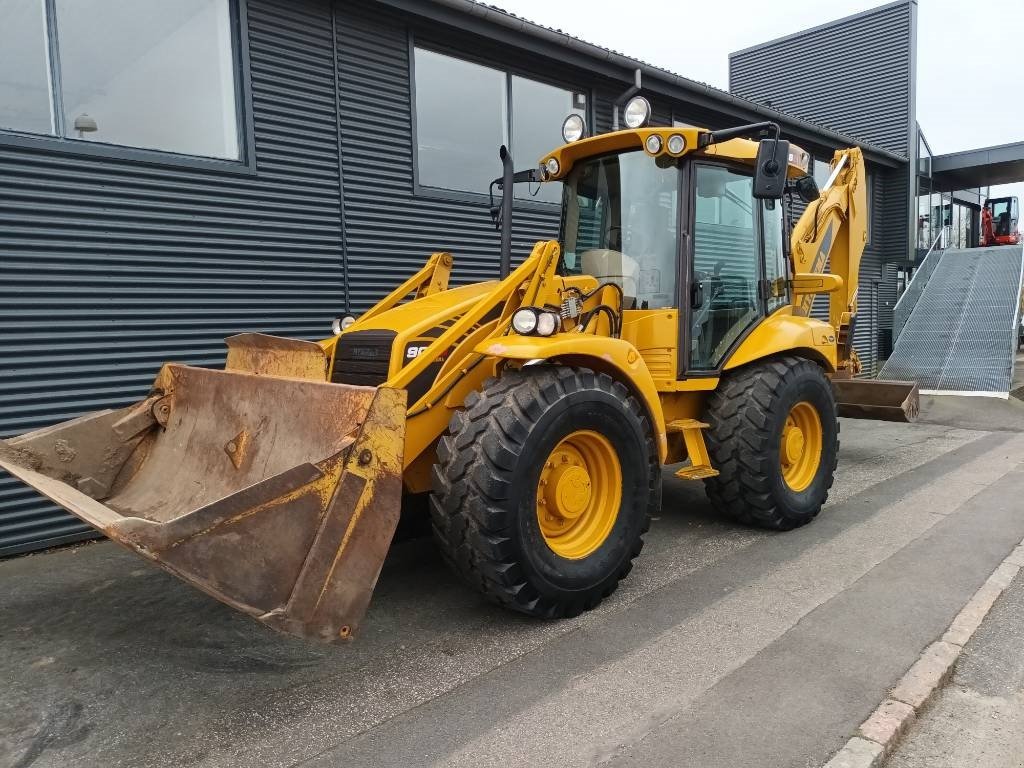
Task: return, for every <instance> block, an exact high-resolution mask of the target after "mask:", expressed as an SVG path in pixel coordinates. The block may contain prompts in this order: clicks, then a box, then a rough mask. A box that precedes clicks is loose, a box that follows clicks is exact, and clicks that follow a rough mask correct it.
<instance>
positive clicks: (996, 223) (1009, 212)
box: [981, 197, 1020, 248]
mask: <svg viewBox="0 0 1024 768" xmlns="http://www.w3.org/2000/svg"><path fill="white" fill-rule="evenodd" d="M1019 219H1020V203H1019V202H1018V201H1017V198H1016V197H996V198H991V199H989V200H986V201H985V205H984V207H983V208H982V209H981V246H982V247H983V248H984V247H985V246H989V245H1017V243H1019V242H1020V232H1018V231H1017V222H1018V221H1019Z"/></svg>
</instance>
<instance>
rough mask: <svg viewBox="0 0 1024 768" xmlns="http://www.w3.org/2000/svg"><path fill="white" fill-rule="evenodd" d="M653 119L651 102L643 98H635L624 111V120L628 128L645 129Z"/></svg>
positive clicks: (627, 104)
mask: <svg viewBox="0 0 1024 768" xmlns="http://www.w3.org/2000/svg"><path fill="white" fill-rule="evenodd" d="M650 119H651V102H649V101H648V100H647V99H645V98H644V97H643V96H634V97H633V98H632V99H630V100H629V101H628V102H627V103H626V108H625V109H623V110H622V120H623V122H625V123H626V127H627V128H643V127H644V126H645V125H647V121H648V120H650Z"/></svg>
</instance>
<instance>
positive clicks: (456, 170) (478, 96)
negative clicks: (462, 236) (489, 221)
mask: <svg viewBox="0 0 1024 768" xmlns="http://www.w3.org/2000/svg"><path fill="white" fill-rule="evenodd" d="M415 55H416V140H417V155H416V160H417V171H418V173H419V176H418V180H419V183H420V184H422V185H423V186H426V187H437V188H440V189H452V190H461V191H465V192H480V193H486V192H487V186H488V185H489V184H490V183H491V180H492V179H494V178H495V177H496V176H500V175H501V164H500V162H499V161H498V147H499V146H501V145H502V144H503V143H505V141H506V138H505V136H506V121H507V115H506V100H505V73H504V72H501V71H500V70H497V69H491V68H490V67H484V66H481V65H480V64H473V63H472V62H468V61H463V60H462V59H456V58H453V57H451V56H445V55H443V54H440V53H435V52H434V51H427V50H424V49H422V48H417V49H416V53H415ZM470 104H471V105H472V108H471V109H466V105H470Z"/></svg>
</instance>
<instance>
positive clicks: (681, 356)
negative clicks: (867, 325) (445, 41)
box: [0, 102, 917, 642]
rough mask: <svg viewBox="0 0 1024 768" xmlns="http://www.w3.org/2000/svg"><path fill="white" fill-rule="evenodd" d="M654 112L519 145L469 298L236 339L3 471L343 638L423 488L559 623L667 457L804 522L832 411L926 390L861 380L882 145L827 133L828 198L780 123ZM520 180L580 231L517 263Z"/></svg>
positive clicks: (455, 542) (445, 262)
mask: <svg viewBox="0 0 1024 768" xmlns="http://www.w3.org/2000/svg"><path fill="white" fill-rule="evenodd" d="M644 104H646V102H644V103H631V104H630V105H629V106H628V107H627V115H628V116H630V118H631V122H630V123H628V124H632V125H633V126H634V127H631V128H628V129H625V130H620V131H615V132H612V133H607V134H603V135H596V136H590V137H587V136H586V135H585V127H584V126H583V125H582V122H581V121H580V120H579V118H578V117H576V116H571V117H570V118H569V119H567V121H566V123H565V125H564V127H563V136H564V138H565V139H566V143H565V144H564V145H563V146H561V147H560V148H558V149H556V150H555V151H553V152H551V153H550V154H549V155H547V156H545V157H544V158H543V159H542V161H541V164H540V166H539V167H538V168H534V169H529V170H527V171H521V172H518V173H514V172H513V168H512V163H511V158H510V157H509V156H508V153H507V152H504V150H503V152H502V160H503V174H502V176H501V177H500V179H496V180H495V184H494V185H492V191H495V190H498V189H500V193H501V202H500V204H499V205H497V206H495V207H494V208H493V209H492V214H493V215H494V217H495V219H496V222H497V224H498V226H499V228H500V229H501V232H502V238H501V254H500V264H501V273H500V278H499V279H497V280H494V281H491V282H484V283H478V284H473V285H462V286H458V287H449V275H450V273H451V270H452V268H453V261H452V256H451V255H450V254H448V253H435V254H434V255H433V256H431V257H430V259H429V260H428V261H427V263H426V265H425V266H424V267H423V269H422V270H420V271H419V272H418V273H417V274H416V275H414V276H412V277H411V278H409V279H408V280H407V281H406V282H404V283H402V285H400V286H398V287H397V288H396V289H395V290H394V291H393V292H392V293H391V294H390V295H388V296H386V297H385V298H383V299H382V300H381V301H380V302H379V303H378V304H377V305H376V306H374V307H373V308H372V309H370V310H369V311H367V312H365V313H363V314H362V315H361V316H359V317H357V318H353V317H345V318H339V319H338V320H336V321H335V327H334V330H335V335H333V336H332V337H330V338H328V339H327V340H325V341H321V342H319V343H313V342H308V341H298V340H290V339H281V338H275V337H270V336H264V335H260V334H242V335H239V336H234V337H232V338H229V339H228V340H227V359H226V364H225V368H224V370H222V371H221V370H210V369H204V368H196V367H190V366H187V365H179V364H173V363H168V364H166V365H165V366H164V367H163V368H162V370H161V371H160V372H159V374H158V375H157V378H156V381H155V382H154V384H153V388H152V390H151V392H150V394H149V396H148V397H147V398H146V399H144V400H142V401H141V402H138V403H136V404H134V405H131V406H129V407H127V408H123V409H120V410H114V411H104V412H101V413H95V414H91V415H88V416H84V417H82V418H79V419H76V420H73V421H70V422H66V423H64V424H59V425H57V426H54V427H51V428H48V429H43V430H40V431H37V432H32V433H30V434H26V435H23V436H21V437H17V438H13V439H10V440H8V441H6V442H0V466H2V467H3V468H4V469H6V470H8V471H9V472H11V473H12V474H14V475H16V476H18V477H19V478H21V479H22V480H23V481H24V482H26V483H28V484H29V485H31V486H33V487H34V488H36V489H37V490H38V491H40V492H41V493H42V494H44V495H45V496H47V497H49V498H50V499H52V500H54V501H55V502H57V503H58V504H60V505H62V506H63V507H65V508H66V509H68V510H70V511H71V512H72V513H74V514H75V515H78V516H79V517H80V518H82V519H83V520H85V521H86V522H88V523H90V524H91V525H93V526H95V527H96V528H98V529H99V530H101V531H102V532H103V533H105V534H106V535H107V536H109V537H110V538H112V539H114V540H115V541H117V542H119V543H121V544H123V545H125V546H127V547H129V548H131V549H133V550H135V551H136V552H138V553H139V554H141V555H143V556H145V557H147V558H149V559H151V560H153V561H155V562H156V563H158V564H159V565H161V566H162V567H164V568H166V569H167V570H169V571H171V572H172V573H174V574H176V575H178V576H179V577H181V578H182V579H184V580H186V581H187V582H189V583H191V584H193V585H194V586H196V587H198V588H199V589H202V590H203V591H205V592H207V593H209V594H210V595H212V596H214V597H216V598H218V599H220V600H222V601H223V602H225V603H227V604H229V605H231V606H234V607H235V608H237V609H239V610H242V611H244V612H246V613H248V614H250V615H251V616H253V617H255V618H257V619H258V620H260V621H262V622H264V623H266V624H268V625H270V626H272V627H275V628H277V629H279V630H282V631H285V632H289V633H291V634H294V635H298V636H303V637H309V638H315V639H318V640H322V641H326V642H332V641H338V640H345V639H350V638H352V637H353V636H354V634H355V632H356V630H357V627H358V624H359V622H360V620H361V619H362V617H363V614H364V612H365V610H366V607H367V604H368V602H369V599H370V595H371V592H372V591H373V587H374V584H375V582H376V580H377V577H378V575H379V572H380V569H381V565H382V563H383V561H384V557H385V555H386V553H387V551H388V547H389V545H390V542H391V538H392V535H393V533H394V530H395V526H396V524H397V522H398V519H399V511H400V507H401V500H402V497H403V494H416V493H429V494H430V507H431V512H430V514H431V517H432V523H433V529H434V532H435V534H436V540H437V543H438V546H439V547H440V550H441V552H442V553H443V554H444V557H445V558H446V560H447V561H448V562H449V563H450V564H451V566H452V567H453V568H454V569H455V571H457V572H458V573H459V574H461V575H462V576H463V577H464V578H465V580H466V581H467V582H468V583H469V584H470V585H472V586H473V587H475V588H476V589H478V590H480V592H482V593H483V594H484V595H486V596H487V597H488V598H489V599H491V600H493V601H496V602H498V603H500V604H503V605H505V606H508V607H509V608H512V609H515V610H517V611H521V612H524V613H527V614H531V615H535V616H542V617H561V616H572V615H575V614H578V613H580V612H581V611H584V610H587V609H589V608H593V607H594V606H595V605H597V604H598V603H599V602H600V601H601V600H602V599H604V598H605V597H607V596H608V595H609V594H611V592H612V591H613V590H614V589H615V588H616V586H617V585H618V583H619V581H620V580H621V579H622V578H623V577H624V576H625V575H626V574H627V573H628V572H629V570H630V568H631V566H632V561H633V559H634V558H635V557H636V556H637V555H638V554H639V553H640V549H641V547H642V544H643V535H644V532H645V531H646V530H647V528H648V520H649V516H650V514H651V512H652V511H656V510H657V509H658V508H659V506H660V504H661V469H662V467H663V466H665V465H672V464H679V465H681V466H680V468H679V469H678V471H677V472H676V474H677V476H678V477H680V478H683V479H686V480H701V481H703V482H704V483H705V486H706V488H707V493H708V495H709V497H710V499H711V501H712V503H713V505H714V507H715V508H717V509H718V510H720V511H721V512H722V513H723V514H725V515H729V516H730V517H732V518H735V519H736V520H739V521H742V522H744V523H750V524H753V525H758V526H763V527H765V528H770V529H775V530H787V529H791V528H795V527H797V526H800V525H803V524H805V523H807V522H809V521H810V520H811V519H813V518H814V517H815V516H816V515H817V514H818V512H819V511H820V510H821V508H822V504H823V503H824V502H825V499H826V497H827V495H828V492H829V488H830V486H831V485H832V479H833V474H834V471H835V468H836V453H837V449H838V432H839V425H838V424H839V422H838V420H837V412H838V413H840V414H842V413H846V414H849V415H853V416H861V417H869V418H884V419H893V420H909V419H910V418H912V417H913V416H914V414H915V412H916V407H917V393H916V388H914V387H913V386H912V385H906V384H902V383H889V384H886V383H879V382H871V381H864V380H859V379H856V378H855V376H856V374H858V373H859V372H860V364H859V362H858V359H857V356H856V354H855V352H854V349H853V336H854V324H855V321H856V317H857V285H858V272H859V266H860V259H861V254H862V252H863V249H864V242H865V239H866V223H867V213H868V211H867V200H866V196H865V190H866V185H865V176H864V163H863V159H862V156H861V152H860V150H859V149H855V148H854V149H845V150H841V151H839V152H836V154H835V158H834V160H833V163H832V175H831V178H830V179H829V181H828V183H827V184H826V185H825V187H824V189H822V190H820V192H819V190H818V189H817V188H816V186H815V184H814V181H813V180H812V179H811V178H810V177H809V176H808V175H807V169H808V163H809V157H808V155H807V153H806V152H804V151H803V150H801V149H800V148H798V147H796V146H794V145H791V144H790V143H789V142H786V141H783V140H781V139H780V138H779V128H778V126H776V125H774V124H771V123H761V124H754V125H747V126H740V127H738V128H732V129H726V130H720V131H707V130H700V129H695V128H652V127H644V126H645V119H637V116H638V115H640V116H641V118H644V114H641V113H644V111H645V107H644ZM629 110H632V111H631V112H630V111H629ZM645 114H646V115H647V116H649V106H648V107H647V108H646V113H645ZM520 182H530V183H540V184H552V183H559V184H561V185H562V187H563V199H562V214H561V232H560V235H559V237H558V239H557V240H551V241H546V242H538V243H537V244H536V245H535V246H534V247H533V250H532V253H530V255H529V256H528V257H526V259H525V260H523V261H522V262H521V263H520V264H519V265H518V266H516V267H515V268H514V269H513V268H512V265H511V240H510V230H509V227H510V221H511V209H512V189H513V187H514V185H515V184H516V183H520ZM794 194H797V195H799V196H800V197H802V198H803V199H804V200H806V201H808V203H809V204H808V207H807V209H806V211H805V213H804V214H803V215H802V216H801V217H800V219H799V222H798V223H796V225H795V226H794V225H792V222H791V221H790V217H789V215H788V212H789V210H790V205H791V204H792V196H793V195H794ZM826 265H828V266H829V267H830V269H829V270H828V271H826ZM820 294H823V295H827V296H828V302H829V320H828V322H825V321H823V320H818V319H814V318H813V317H812V316H811V305H812V301H813V299H814V297H815V296H817V295H820ZM837 402H838V406H837Z"/></svg>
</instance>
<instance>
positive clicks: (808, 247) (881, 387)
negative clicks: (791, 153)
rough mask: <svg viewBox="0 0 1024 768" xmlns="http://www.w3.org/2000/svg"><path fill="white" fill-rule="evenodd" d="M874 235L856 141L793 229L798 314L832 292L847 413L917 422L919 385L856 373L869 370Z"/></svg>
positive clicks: (838, 384) (839, 383) (841, 401)
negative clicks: (867, 282)
mask: <svg viewBox="0 0 1024 768" xmlns="http://www.w3.org/2000/svg"><path fill="white" fill-rule="evenodd" d="M867 240H868V200H867V175H866V171H865V168H864V156H863V154H862V153H861V151H860V149H858V148H856V147H853V148H850V149H841V150H838V151H837V152H836V153H835V156H834V157H833V160H832V173H831V174H830V175H829V178H828V181H827V182H826V183H825V187H824V189H822V190H821V192H820V194H819V196H818V199H817V200H816V201H813V202H811V203H810V204H809V205H808V207H807V210H805V211H804V214H803V215H802V216H801V217H800V220H799V221H798V222H797V224H796V226H795V227H794V228H793V234H792V238H791V253H792V258H793V268H794V275H793V288H794V290H793V303H794V313H795V314H799V315H805V316H806V315H809V314H810V313H811V307H812V305H813V303H814V297H815V295H816V294H818V293H828V295H829V312H828V314H829V323H830V324H831V325H832V327H833V328H834V329H835V332H836V339H835V341H836V351H837V360H838V365H837V370H836V373H835V375H834V376H833V379H832V385H833V388H834V389H835V393H836V402H837V404H838V408H839V415H840V416H846V417H849V418H865V419H881V420H884V421H912V420H913V419H914V418H916V417H917V413H918V399H919V398H918V391H917V385H916V384H915V383H912V382H910V383H908V382H901V381H878V380H871V379H855V378H854V377H855V376H857V375H858V374H860V373H861V372H862V366H861V361H860V358H859V357H858V356H857V352H856V350H855V349H854V346H853V342H854V331H855V329H856V325H857V297H858V288H859V285H860V262H861V257H862V256H863V255H864V247H865V245H866V244H867ZM826 266H827V267H828V271H826Z"/></svg>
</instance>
